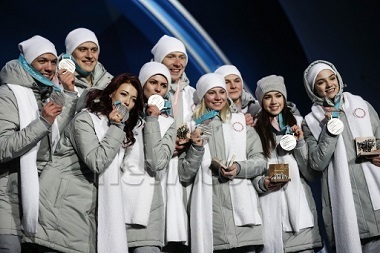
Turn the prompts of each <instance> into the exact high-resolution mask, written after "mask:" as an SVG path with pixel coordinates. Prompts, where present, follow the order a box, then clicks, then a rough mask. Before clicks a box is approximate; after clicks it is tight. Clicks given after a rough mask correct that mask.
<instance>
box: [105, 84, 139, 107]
mask: <svg viewBox="0 0 380 253" xmlns="http://www.w3.org/2000/svg"><path fill="white" fill-rule="evenodd" d="M137 95H138V94H137V90H136V88H135V87H133V85H132V84H130V83H123V84H121V85H120V87H119V88H118V89H117V90H116V91H114V92H112V94H111V95H110V97H111V99H112V104H115V102H116V101H120V102H121V104H122V105H124V106H126V107H127V108H128V110H129V111H130V110H132V108H133V107H134V106H135V103H136V100H137Z"/></svg>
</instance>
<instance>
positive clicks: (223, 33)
mask: <svg viewBox="0 0 380 253" xmlns="http://www.w3.org/2000/svg"><path fill="white" fill-rule="evenodd" d="M126 1H129V0H126ZM165 1H166V0H165ZM113 2H115V1H99V0H87V1H72V0H65V1H54V3H53V1H47V0H36V1H26V0H23V1H17V0H16V1H6V0H0V23H1V25H2V29H1V30H2V32H1V34H2V35H1V39H0V45H1V53H0V65H1V66H3V65H4V64H5V63H6V62H7V61H9V60H11V59H15V58H17V57H18V54H19V52H18V48H17V45H18V43H19V42H21V41H23V40H25V39H28V38H29V37H31V36H33V35H36V34H39V35H41V36H44V37H46V38H48V39H49V40H51V41H52V42H53V43H54V44H55V45H56V48H57V51H58V54H60V53H62V52H63V51H64V39H65V37H66V35H67V33H68V32H70V31H71V30H73V29H75V28H78V27H86V28H89V29H91V30H93V31H94V32H95V33H96V35H97V36H98V40H99V44H100V58H99V61H100V62H101V63H102V64H103V65H104V66H105V67H106V69H107V70H108V71H109V72H110V73H111V74H114V75H116V74H119V73H121V72H132V73H135V74H138V71H139V69H140V67H141V66H142V65H143V64H144V63H145V62H147V61H149V60H150V59H151V53H150V50H151V48H152V47H153V45H154V44H155V42H156V40H155V41H151V40H149V39H147V38H146V36H145V35H144V33H142V32H141V31H140V30H139V29H138V28H137V27H136V26H135V25H134V22H131V20H130V18H131V17H130V15H125V14H122V12H121V11H119V10H120V9H119V8H118V7H115V5H114V4H113ZM120 2H123V1H120ZM179 2H180V3H181V4H182V5H183V6H184V7H185V8H186V9H187V10H188V11H189V12H190V13H191V14H192V15H193V17H194V18H195V19H196V20H197V21H198V22H199V24H200V25H201V26H202V27H203V28H204V29H205V30H206V32H207V33H208V34H209V35H210V37H211V38H212V39H213V40H214V42H215V43H216V44H217V45H218V46H219V48H220V49H221V50H222V52H223V53H224V54H225V55H226V57H227V58H228V59H229V61H230V63H232V64H234V65H236V66H237V67H238V68H239V69H240V72H241V74H242V76H243V79H244V81H245V82H246V83H247V86H249V89H250V90H251V91H254V90H255V89H256V82H257V80H259V79H260V78H262V77H264V76H266V75H270V74H276V75H282V76H283V77H284V78H285V83H286V85H287V88H288V99H289V100H291V101H293V102H295V103H296V104H297V107H298V108H299V109H300V111H301V113H302V114H303V115H305V114H306V113H308V112H309V110H310V105H311V101H310V100H309V98H308V97H307V95H306V92H305V90H304V87H303V79H302V76H303V71H304V70H305V68H306V67H307V66H308V64H309V63H310V62H312V61H314V60H317V59H324V60H328V61H331V62H333V63H334V64H335V66H336V67H337V69H338V71H339V72H340V73H341V75H342V77H343V80H344V82H345V83H346V84H347V85H348V87H347V88H346V89H345V90H346V91H350V92H352V93H354V94H358V95H361V96H362V97H363V98H364V99H366V100H367V101H369V102H370V103H371V104H372V105H373V106H374V107H375V109H377V110H379V109H380V104H379V103H378V101H377V97H378V94H379V90H380V87H379V82H380V76H379V64H378V62H379V59H380V50H379V49H378V45H379V42H380V22H379V18H378V15H379V11H380V8H379V4H378V3H377V1H368V0H361V1H353V0H346V1H344V0H340V1H339V0H335V1H331V0H309V1H308V0H292V1H285V0H278V1H276V0H260V1H242V0H240V1H239V0H225V1H222V0H181V1H179ZM133 18H134V19H136V18H137V19H141V20H142V22H143V20H144V19H147V17H144V16H138V17H136V16H134V17H133ZM152 33H157V31H152ZM161 35H162V34H160V35H157V39H158V38H159V37H161ZM189 60H190V62H191V60H192V59H191V56H190V57H189ZM186 72H187V73H188V75H189V78H190V80H191V85H193V86H195V84H196V82H197V80H198V78H199V77H200V75H201V74H202V73H199V72H197V71H195V70H193V69H192V68H191V67H190V66H189V67H188V69H187V71H186Z"/></svg>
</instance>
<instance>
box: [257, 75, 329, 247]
mask: <svg viewBox="0 0 380 253" xmlns="http://www.w3.org/2000/svg"><path fill="white" fill-rule="evenodd" d="M256 97H257V99H258V101H259V103H260V105H261V108H262V109H261V111H260V112H259V114H258V116H257V120H256V124H255V128H256V131H257V133H258V134H259V136H260V139H261V143H262V147H263V151H264V155H265V157H266V159H267V166H266V167H267V170H266V171H265V173H264V174H263V175H262V176H258V177H256V178H254V180H253V182H254V186H255V188H256V190H257V191H258V192H259V195H260V198H259V199H260V204H261V209H262V216H263V230H264V233H263V234H264V248H263V252H268V253H270V252H315V251H316V250H318V249H320V248H321V247H322V239H321V236H320V233H319V227H318V216H317V210H316V205H315V202H314V198H313V195H312V192H311V189H310V187H309V185H308V183H307V182H309V181H312V180H314V179H315V178H316V176H317V173H316V172H314V173H313V171H312V170H311V169H309V167H308V164H307V162H308V149H307V144H306V142H305V140H304V138H303V132H302V129H301V122H302V120H303V118H302V117H301V116H299V115H294V114H293V113H292V111H291V110H290V108H289V107H288V106H287V91H286V87H285V83H284V78H283V77H282V76H276V75H270V76H266V77H263V78H262V79H260V80H259V81H258V82H257V88H256Z"/></svg>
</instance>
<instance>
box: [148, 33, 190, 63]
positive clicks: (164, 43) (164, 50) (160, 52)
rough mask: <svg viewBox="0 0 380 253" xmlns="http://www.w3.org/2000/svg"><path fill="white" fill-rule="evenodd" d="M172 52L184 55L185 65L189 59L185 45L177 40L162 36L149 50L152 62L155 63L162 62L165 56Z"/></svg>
mask: <svg viewBox="0 0 380 253" xmlns="http://www.w3.org/2000/svg"><path fill="white" fill-rule="evenodd" d="M173 52H181V53H184V54H185V55H186V64H187V62H188V58H189V57H188V56H187V52H186V48H185V45H184V44H183V43H182V41H180V40H179V39H177V38H174V37H171V36H168V35H163V36H162V37H161V38H160V39H159V40H158V41H157V43H156V45H154V47H153V48H152V50H151V53H152V54H153V60H154V61H156V62H162V60H163V59H164V58H165V56H166V55H168V54H169V53H173Z"/></svg>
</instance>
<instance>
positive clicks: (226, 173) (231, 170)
mask: <svg viewBox="0 0 380 253" xmlns="http://www.w3.org/2000/svg"><path fill="white" fill-rule="evenodd" d="M238 169H239V165H238V164H237V163H232V165H231V166H230V167H228V168H225V167H220V174H221V176H222V177H224V178H226V179H229V180H232V179H234V178H235V177H236V174H237V173H238Z"/></svg>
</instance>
